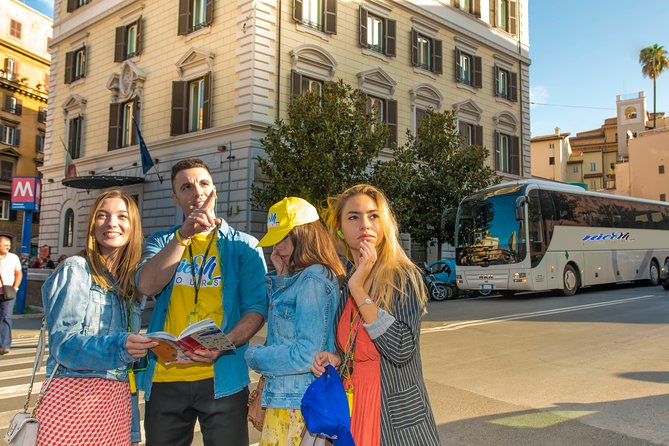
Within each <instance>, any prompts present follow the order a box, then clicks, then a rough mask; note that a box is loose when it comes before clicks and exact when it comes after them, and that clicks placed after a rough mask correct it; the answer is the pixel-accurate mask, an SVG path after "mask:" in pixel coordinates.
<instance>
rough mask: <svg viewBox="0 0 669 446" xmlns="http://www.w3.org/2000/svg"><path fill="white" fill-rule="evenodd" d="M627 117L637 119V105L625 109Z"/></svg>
mask: <svg viewBox="0 0 669 446" xmlns="http://www.w3.org/2000/svg"><path fill="white" fill-rule="evenodd" d="M625 119H636V107H627V108H626V109H625Z"/></svg>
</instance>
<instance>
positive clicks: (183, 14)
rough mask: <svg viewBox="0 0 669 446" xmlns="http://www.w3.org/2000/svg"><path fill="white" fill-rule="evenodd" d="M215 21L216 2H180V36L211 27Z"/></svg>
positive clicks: (202, 0)
mask: <svg viewBox="0 0 669 446" xmlns="http://www.w3.org/2000/svg"><path fill="white" fill-rule="evenodd" d="M213 21H214V0H179V20H178V31H177V34H179V35H186V34H188V33H192V32H193V31H197V30H198V29H200V28H204V27H205V26H209V25H211V24H212V23H213Z"/></svg>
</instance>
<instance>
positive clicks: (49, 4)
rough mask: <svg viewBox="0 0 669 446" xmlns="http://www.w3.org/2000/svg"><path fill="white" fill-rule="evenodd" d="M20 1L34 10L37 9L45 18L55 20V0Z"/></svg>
mask: <svg viewBox="0 0 669 446" xmlns="http://www.w3.org/2000/svg"><path fill="white" fill-rule="evenodd" d="M19 1H20V2H21V3H23V4H26V5H28V6H30V7H31V8H33V9H36V10H37V11H39V12H41V13H42V14H44V15H45V16H47V17H50V18H52V19H53V2H54V0H19Z"/></svg>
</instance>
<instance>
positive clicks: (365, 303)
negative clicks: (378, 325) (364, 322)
mask: <svg viewBox="0 0 669 446" xmlns="http://www.w3.org/2000/svg"><path fill="white" fill-rule="evenodd" d="M373 303H374V301H373V300H372V299H370V298H369V297H368V298H367V299H365V300H363V301H362V303H361V304H360V305H358V308H361V307H362V306H363V305H369V304H373Z"/></svg>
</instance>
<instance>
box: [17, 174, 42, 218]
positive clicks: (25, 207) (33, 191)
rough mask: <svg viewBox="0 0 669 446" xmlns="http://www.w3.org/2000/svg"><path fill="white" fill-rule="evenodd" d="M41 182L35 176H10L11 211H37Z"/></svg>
mask: <svg viewBox="0 0 669 446" xmlns="http://www.w3.org/2000/svg"><path fill="white" fill-rule="evenodd" d="M41 188H42V183H41V182H40V180H39V178H37V177H14V178H12V205H11V208H10V209H11V210H12V211H35V212H39V204H40V195H41Z"/></svg>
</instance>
